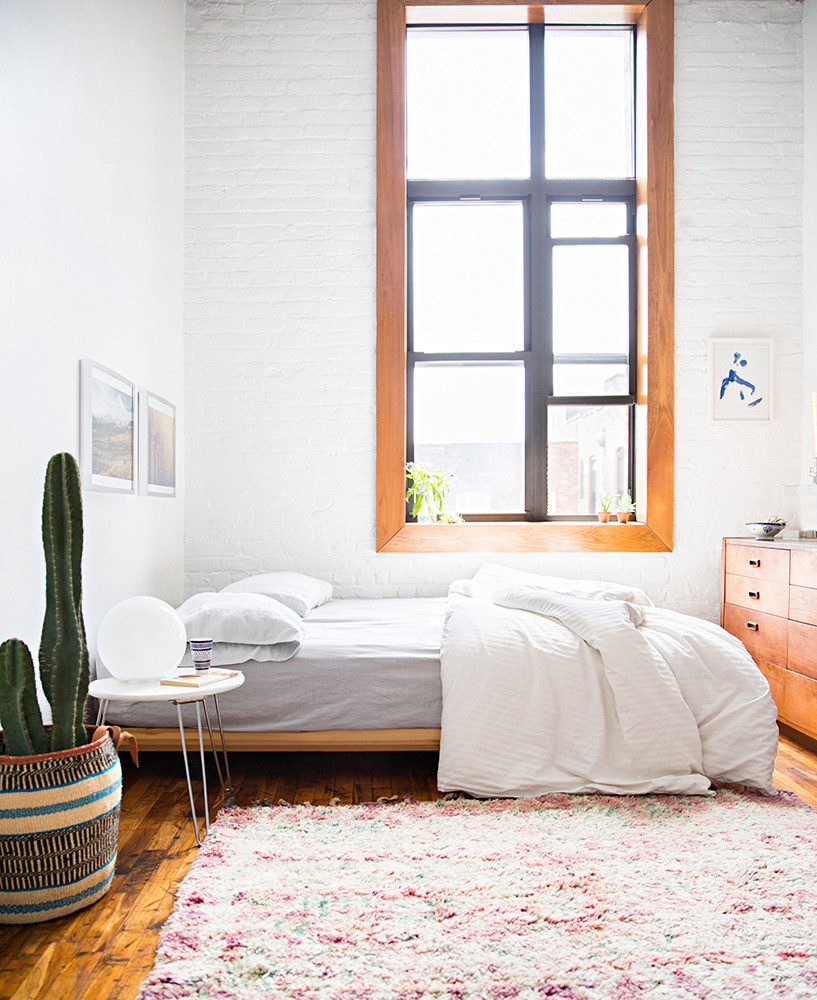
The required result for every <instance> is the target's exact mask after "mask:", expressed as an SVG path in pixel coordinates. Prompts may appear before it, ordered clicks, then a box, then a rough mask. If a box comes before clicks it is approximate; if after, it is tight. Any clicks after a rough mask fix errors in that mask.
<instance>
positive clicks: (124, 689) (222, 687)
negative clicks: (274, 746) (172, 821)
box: [88, 671, 244, 846]
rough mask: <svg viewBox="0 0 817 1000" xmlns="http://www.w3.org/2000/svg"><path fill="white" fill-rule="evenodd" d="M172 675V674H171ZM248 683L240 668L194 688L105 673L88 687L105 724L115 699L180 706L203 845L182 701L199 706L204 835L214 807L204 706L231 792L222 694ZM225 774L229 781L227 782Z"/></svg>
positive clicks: (225, 788) (181, 730)
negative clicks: (212, 717)
mask: <svg viewBox="0 0 817 1000" xmlns="http://www.w3.org/2000/svg"><path fill="white" fill-rule="evenodd" d="M171 676H172V675H171ZM243 683H244V674H242V673H241V672H240V671H239V672H238V673H237V674H236V676H235V677H226V678H225V679H224V680H221V681H216V682H215V683H213V684H206V685H205V686H204V687H199V688H192V687H183V686H182V685H173V684H160V683H159V681H146V682H140V681H119V680H116V678H114V677H103V678H100V679H99V680H95V681H91V683H90V685H89V687H88V694H90V695H91V697H93V698H98V699H99V711H98V713H97V719H96V724H97V725H98V726H102V725H104V724H105V715H106V714H107V711H108V706H109V705H110V703H111V702H112V701H167V702H170V703H172V704H173V705H175V706H176V714H177V716H178V719H179V734H180V736H181V740H182V757H183V759H184V773H185V776H186V777H187V794H188V796H189V798H190V815H191V816H192V818H193V830H194V832H195V834H196V843H197V844H198V845H199V846H201V843H202V838H201V837H200V836H199V822H198V819H197V818H196V808H195V806H194V804H193V785H192V783H191V780H190V766H189V764H188V762H187V744H186V742H185V739H184V723H183V721H182V705H187V704H194V705H195V706H196V725H197V727H198V732H199V756H200V757H201V786H202V791H203V794H204V835H205V836H206V835H207V834H208V833H209V832H210V808H209V805H208V802H207V775H206V772H205V768H204V738H203V735H202V728H201V709H202V708H204V718H205V720H206V723H207V731H208V732H209V734H210V746H211V747H212V749H213V758H214V760H215V762H216V771H217V772H218V780H219V784H220V785H221V788H222V790H223V791H225V792H231V791H232V790H233V787H232V778H231V777H230V763H229V761H228V759H227V745H226V743H225V741H224V726H223V725H222V722H221V710H220V709H219V707H218V696H219V695H220V694H225V693H226V692H227V691H234V690H235V689H236V688H239V687H241V685H242V684H243ZM207 698H212V699H213V702H214V704H215V707H216V716H217V718H218V731H219V735H220V737H221V752H222V755H223V758H224V775H222V772H221V764H220V763H219V759H218V751H217V750H216V744H215V740H214V739H213V728H212V726H211V725H210V713H209V712H208V711H207V702H206V699H207ZM224 776H226V778H227V781H226V784H225V781H224Z"/></svg>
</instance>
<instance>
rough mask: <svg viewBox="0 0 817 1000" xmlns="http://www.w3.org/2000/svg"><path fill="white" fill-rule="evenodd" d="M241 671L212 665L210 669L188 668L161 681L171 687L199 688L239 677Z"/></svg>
mask: <svg viewBox="0 0 817 1000" xmlns="http://www.w3.org/2000/svg"><path fill="white" fill-rule="evenodd" d="M240 672H241V671H240V670H219V669H218V668H217V667H211V668H210V669H209V670H188V671H187V672H186V673H183V674H177V675H176V676H175V677H163V678H162V679H161V680H160V681H159V683H160V684H169V685H170V686H171V687H190V688H199V687H204V686H205V685H207V684H217V683H218V682H219V681H226V680H228V679H229V678H230V677H238V675H239V673H240Z"/></svg>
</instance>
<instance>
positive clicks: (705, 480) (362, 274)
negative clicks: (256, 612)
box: [185, 0, 803, 617]
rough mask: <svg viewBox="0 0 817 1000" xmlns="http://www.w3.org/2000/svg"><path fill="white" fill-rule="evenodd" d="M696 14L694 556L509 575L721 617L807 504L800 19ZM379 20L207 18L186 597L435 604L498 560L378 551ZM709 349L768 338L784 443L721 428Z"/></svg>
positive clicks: (691, 367) (683, 382)
mask: <svg viewBox="0 0 817 1000" xmlns="http://www.w3.org/2000/svg"><path fill="white" fill-rule="evenodd" d="M676 10H677V26H676V43H677V55H676V112H677V129H676V170H677V189H676V209H677V219H678V235H677V274H676V282H677V361H678V365H677V368H678V378H677V386H678V390H677V395H678V406H677V425H676V426H677V438H678V442H677V463H676V525H677V527H676V535H675V551H674V552H673V553H672V554H671V555H666V556H664V555H658V554H650V555H595V556H588V555H575V556H565V555H560V556H555V555H541V556H525V557H521V556H520V557H505V558H503V559H502V561H504V562H506V563H508V564H513V565H516V566H518V567H520V568H525V569H530V570H533V571H542V572H558V573H564V574H573V575H576V576H582V577H587V576H598V577H604V578H608V579H615V580H629V581H632V582H635V583H639V584H641V585H643V586H645V587H646V588H647V590H648V591H649V592H650V593H651V595H652V596H653V598H654V599H655V600H657V601H660V602H665V603H667V604H669V605H671V606H675V607H677V608H679V609H681V610H684V611H688V612H691V613H699V614H704V615H708V616H711V617H714V616H715V615H716V614H717V602H718V583H719V565H720V551H721V538H722V536H723V535H725V534H739V533H741V532H742V530H743V522H744V520H746V519H748V518H752V517H756V516H762V515H765V514H766V513H767V512H769V511H771V510H776V511H781V512H782V513H786V514H793V511H792V510H791V504H792V503H796V502H797V499H796V498H788V497H786V496H785V495H784V492H783V491H784V486H785V485H786V484H790V483H794V482H796V481H797V475H798V471H799V466H800V433H801V430H800V426H801V391H802V390H801V374H800V353H801V349H802V276H801V250H802V245H801V226H800V211H801V199H802V187H803V183H802V114H801V110H802V103H801V102H802V50H801V11H802V5H801V4H799V3H797V2H794V0H679V2H678V3H677V5H676ZM375 12H376V11H375V0H361V2H357V0H336V2H334V3H331V4H327V3H325V2H319V0H306V2H299V3H295V2H289V3H287V2H282V0H276V2H268V0H255V2H247V3H214V2H208V3H199V2H193V3H190V4H189V5H188V35H187V199H188V200H187V208H186V226H187V229H186V247H187V279H186V310H185V313H186V320H185V323H186V330H185V372H186V385H187V396H186V400H187V414H188V438H187V442H188V466H187V471H188V483H189V489H188V493H187V505H186V525H185V531H186V571H187V572H186V586H187V590H188V591H197V590H205V589H213V588H218V587H220V586H222V585H224V584H225V583H227V582H229V581H230V580H232V579H235V578H236V577H237V576H238V575H240V574H243V573H250V572H257V571H260V570H262V569H266V568H270V569H272V568H292V569H300V570H302V571H306V572H310V573H313V574H315V575H317V576H322V577H324V578H327V579H330V580H332V581H333V582H334V583H335V584H336V588H337V592H338V593H339V594H343V595H348V594H353V593H354V594H359V595H364V596H366V595H384V596H385V595H392V594H401V595H414V594H417V595H426V594H439V593H442V592H444V589H445V587H446V586H447V584H448V583H449V582H450V581H451V580H452V579H454V578H456V577H457V576H461V575H465V574H470V573H471V572H473V570H474V569H475V568H476V567H477V566H478V565H479V564H480V563H481V562H482V561H483V559H482V557H480V556H476V555H463V556H459V557H457V556H435V555H416V556H397V555H378V554H376V553H375V552H374V475H375V471H374V470H375V465H374V446H375V398H374V396H375V393H374V376H375V353H374V352H375V308H374V287H375V214H374V212H375V145H374V143H375ZM715 335H718V336H722V335H741V336H743V335H754V336H772V337H773V338H774V340H775V360H776V365H777V367H776V390H777V400H776V404H775V418H774V420H773V421H772V422H771V423H768V424H758V423H743V424H735V423H730V424H721V425H718V426H713V425H712V424H710V422H709V420H708V417H707V385H708V379H707V370H706V365H707V340H708V339H709V338H710V337H712V336H715ZM787 503H788V505H789V506H787ZM613 530H614V529H613Z"/></svg>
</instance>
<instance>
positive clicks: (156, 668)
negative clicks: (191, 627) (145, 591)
mask: <svg viewBox="0 0 817 1000" xmlns="http://www.w3.org/2000/svg"><path fill="white" fill-rule="evenodd" d="M186 647H187V632H186V631H185V627H184V624H183V623H182V620H181V618H179V616H178V614H177V613H176V611H175V610H174V609H173V608H172V607H171V606H170V605H169V604H167V603H165V601H160V600H159V598H158V597H129V598H128V599H127V600H126V601H122V602H120V603H119V604H117V605H116V606H115V607H113V608H111V610H110V611H109V612H108V613H107V615H105V617H104V618H103V619H102V624H101V625H100V626H99V634H98V636H97V652H98V654H99V658H100V660H101V661H102V663H103V664H104V665H105V667H106V668H107V669H108V670H109V671H110V673H111V674H112V675H113V676H114V677H116V679H117V680H120V681H140V682H142V683H144V682H145V681H153V680H158V679H159V678H160V677H166V676H167V675H168V674H169V673H170V671H171V670H173V669H174V667H177V666H178V665H179V663H181V659H182V657H183V656H184V653H185V649H186Z"/></svg>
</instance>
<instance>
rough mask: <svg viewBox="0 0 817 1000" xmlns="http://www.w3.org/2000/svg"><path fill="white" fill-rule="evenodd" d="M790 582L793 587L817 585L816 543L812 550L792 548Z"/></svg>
mask: <svg viewBox="0 0 817 1000" xmlns="http://www.w3.org/2000/svg"><path fill="white" fill-rule="evenodd" d="M791 583H792V586H794V587H817V545H815V551H814V552H807V551H804V550H803V549H792V553H791Z"/></svg>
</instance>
